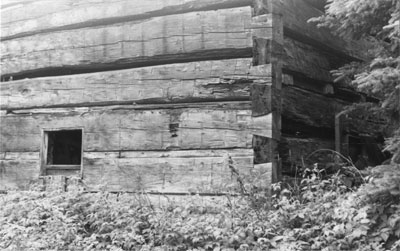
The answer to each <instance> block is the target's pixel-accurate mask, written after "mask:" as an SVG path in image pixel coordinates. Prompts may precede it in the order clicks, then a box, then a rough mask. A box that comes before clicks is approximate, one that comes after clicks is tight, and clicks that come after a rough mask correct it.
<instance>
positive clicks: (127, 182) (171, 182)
mask: <svg viewBox="0 0 400 251" xmlns="http://www.w3.org/2000/svg"><path fill="white" fill-rule="evenodd" d="M228 156H231V158H232V159H233V161H234V165H235V167H236V168H237V170H238V171H239V172H240V173H241V174H247V175H248V174H249V173H250V172H251V170H252V168H253V153H252V150H251V149H236V150H201V151H173V152H172V151H171V152H121V154H116V153H85V154H84V163H83V165H84V180H85V184H87V185H88V186H89V189H93V190H96V186H97V187H98V185H99V181H104V183H105V186H106V188H107V189H108V190H114V191H115V190H116V191H118V190H122V191H143V190H144V191H149V192H169V193H171V192H200V193H201V192H226V188H227V186H229V185H232V184H234V183H235V181H236V179H235V177H232V175H231V173H230V170H229V168H228ZM97 189H98V188H97Z"/></svg>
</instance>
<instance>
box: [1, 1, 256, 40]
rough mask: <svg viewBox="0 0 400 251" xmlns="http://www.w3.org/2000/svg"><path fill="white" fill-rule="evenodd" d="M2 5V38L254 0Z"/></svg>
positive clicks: (224, 6)
mask: <svg viewBox="0 0 400 251" xmlns="http://www.w3.org/2000/svg"><path fill="white" fill-rule="evenodd" d="M20 2H21V3H20V4H16V5H14V6H10V7H8V8H2V17H1V22H2V26H1V37H2V40H3V41H4V40H6V39H12V38H16V37H22V36H28V35H33V34H38V33H43V32H49V31H55V30H63V29H72V28H74V29H76V28H83V27H89V26H99V25H104V24H110V23H116V22H122V21H128V20H139V19H145V18H149V17H154V16H164V15H171V14H177V13H185V12H192V11H199V10H211V9H223V8H233V7H241V6H246V5H250V4H251V1H250V0H245V1H243V0H202V1H196V0H190V1H187V0H168V1H165V0H152V1H141V0H100V1H99V0H85V1H81V0H78V1H77V0H57V1H52V2H51V3H49V1H47V0H39V1H35V2H33V1H32V2H23V1H20Z"/></svg>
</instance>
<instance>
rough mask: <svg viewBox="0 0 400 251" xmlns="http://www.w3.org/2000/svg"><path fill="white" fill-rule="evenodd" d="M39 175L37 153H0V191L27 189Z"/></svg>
mask: <svg viewBox="0 0 400 251" xmlns="http://www.w3.org/2000/svg"><path fill="white" fill-rule="evenodd" d="M3 139H4V138H3V137H2V141H3ZM39 174H40V160H39V152H24V153H19V152H0V190H9V189H27V188H28V187H29V184H30V183H31V182H32V181H33V180H37V179H38V178H39Z"/></svg>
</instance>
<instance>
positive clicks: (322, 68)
mask: <svg viewBox="0 0 400 251" xmlns="http://www.w3.org/2000/svg"><path fill="white" fill-rule="evenodd" d="M283 52H284V53H283V55H282V58H281V59H282V62H283V69H284V70H286V71H291V72H293V73H294V74H299V75H301V76H304V77H308V78H311V79H315V80H317V81H323V82H333V77H332V75H331V73H330V71H331V70H332V69H337V68H338V67H339V66H340V63H341V62H343V60H342V59H340V58H339V57H338V56H337V55H334V54H329V53H324V52H323V51H320V50H316V49H315V48H314V47H313V46H310V45H308V44H305V43H302V42H300V41H296V40H294V39H292V38H289V37H285V38H284V45H283ZM321 84H323V83H321Z"/></svg>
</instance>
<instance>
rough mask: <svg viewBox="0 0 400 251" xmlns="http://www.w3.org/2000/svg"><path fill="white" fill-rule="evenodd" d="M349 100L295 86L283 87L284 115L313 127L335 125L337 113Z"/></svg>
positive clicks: (332, 126)
mask: <svg viewBox="0 0 400 251" xmlns="http://www.w3.org/2000/svg"><path fill="white" fill-rule="evenodd" d="M346 105H349V103H348V102H345V101H342V100H338V99H335V98H333V97H327V96H324V95H321V94H317V93H313V92H310V91H307V90H304V89H301V88H297V87H295V86H283V88H282V116H283V117H285V118H288V119H290V120H291V121H294V122H299V123H302V124H305V125H308V126H312V127H323V128H332V130H333V128H334V127H335V114H336V113H338V112H340V111H342V110H343V109H344V107H345V106H346Z"/></svg>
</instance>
